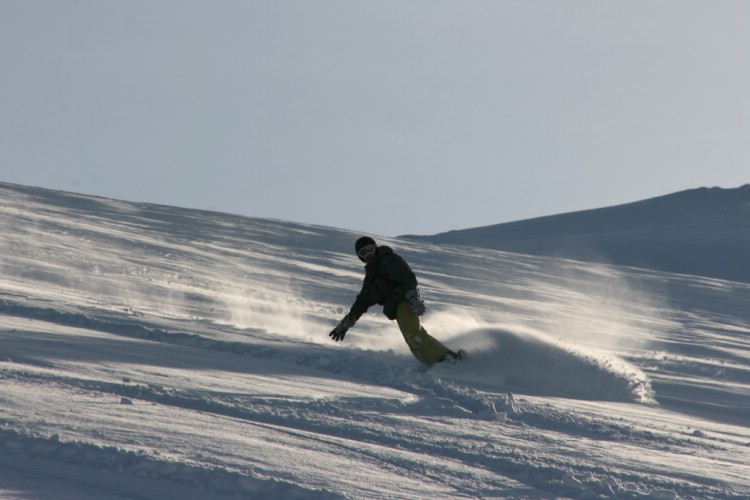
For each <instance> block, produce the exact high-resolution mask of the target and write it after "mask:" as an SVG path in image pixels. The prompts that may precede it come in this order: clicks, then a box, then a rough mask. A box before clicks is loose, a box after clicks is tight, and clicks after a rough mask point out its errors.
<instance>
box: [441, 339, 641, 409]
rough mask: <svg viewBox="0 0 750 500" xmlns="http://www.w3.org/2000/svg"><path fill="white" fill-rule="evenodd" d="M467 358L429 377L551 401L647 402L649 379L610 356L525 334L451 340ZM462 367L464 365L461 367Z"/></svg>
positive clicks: (637, 370) (636, 369) (443, 367)
mask: <svg viewBox="0 0 750 500" xmlns="http://www.w3.org/2000/svg"><path fill="white" fill-rule="evenodd" d="M454 342H455V343H456V344H457V345H461V346H463V347H464V348H465V349H466V350H467V351H468V352H469V357H468V359H467V360H466V361H465V362H461V363H459V364H458V366H456V367H451V366H440V365H438V366H436V367H435V368H434V369H432V372H433V373H436V374H443V375H446V376H451V377H455V378H457V379H461V380H467V381H472V382H478V383H482V384H486V385H491V386H505V387H509V388H512V389H522V390H524V391H525V392H531V393H537V394H544V395H549V396H560V397H570V398H579V399H588V400H600V401H623V402H647V401H651V399H652V392H651V386H650V382H649V380H648V377H647V376H646V375H645V374H644V373H643V372H641V371H640V370H639V369H638V368H636V367H634V366H632V365H630V364H628V363H627V362H625V361H623V360H621V359H619V358H617V357H615V356H613V355H611V354H608V353H602V352H597V351H594V350H589V349H585V348H580V347H573V346H567V345H563V344H562V343H560V342H557V341H554V340H552V339H550V338H547V337H546V336H544V335H543V334H541V333H538V332H534V331H532V330H528V329H519V328H514V329H502V328H492V327H486V328H480V329H476V330H473V331H470V332H467V333H465V334H463V335H461V336H460V337H458V338H456V339H454ZM464 365H465V366H464Z"/></svg>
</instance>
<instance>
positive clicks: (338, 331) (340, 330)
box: [328, 316, 354, 342]
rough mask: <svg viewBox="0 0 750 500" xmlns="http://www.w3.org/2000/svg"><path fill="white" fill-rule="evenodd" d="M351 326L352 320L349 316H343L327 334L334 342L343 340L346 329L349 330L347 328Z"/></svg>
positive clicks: (352, 324)
mask: <svg viewBox="0 0 750 500" xmlns="http://www.w3.org/2000/svg"><path fill="white" fill-rule="evenodd" d="M353 326H354V321H352V320H351V318H349V316H344V319H342V320H341V322H340V323H339V324H338V325H337V326H336V328H334V329H333V331H332V332H331V333H329V334H328V336H329V337H331V338H332V339H333V340H335V341H336V342H339V341H341V340H344V336H345V335H346V332H347V330H349V328H351V327H353Z"/></svg>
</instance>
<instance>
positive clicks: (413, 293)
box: [404, 288, 427, 316]
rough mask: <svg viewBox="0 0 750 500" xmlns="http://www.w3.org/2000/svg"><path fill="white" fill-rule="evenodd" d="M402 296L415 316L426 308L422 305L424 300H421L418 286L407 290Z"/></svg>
mask: <svg viewBox="0 0 750 500" xmlns="http://www.w3.org/2000/svg"><path fill="white" fill-rule="evenodd" d="M404 298H405V299H406V301H407V302H408V303H409V307H410V308H411V310H412V312H414V314H416V315H417V316H421V315H423V314H424V312H425V311H426V310H427V308H426V307H425V305H424V301H423V300H422V294H421V293H419V288H415V289H414V290H409V291H408V292H406V293H405V294H404Z"/></svg>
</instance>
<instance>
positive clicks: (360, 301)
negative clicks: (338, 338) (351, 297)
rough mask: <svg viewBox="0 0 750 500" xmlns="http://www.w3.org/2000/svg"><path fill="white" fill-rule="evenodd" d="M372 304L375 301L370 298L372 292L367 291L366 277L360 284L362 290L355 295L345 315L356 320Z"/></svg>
mask: <svg viewBox="0 0 750 500" xmlns="http://www.w3.org/2000/svg"><path fill="white" fill-rule="evenodd" d="M374 305H375V301H374V300H373V299H372V294H371V293H368V291H367V278H365V282H364V283H363V284H362V290H360V292H359V294H358V295H357V298H356V300H355V301H354V304H353V305H352V308H351V309H350V310H349V314H347V316H349V319H351V320H352V321H355V322H356V321H357V320H358V319H359V318H360V317H362V315H363V314H364V313H366V312H367V310H368V309H369V308H370V307H372V306H374Z"/></svg>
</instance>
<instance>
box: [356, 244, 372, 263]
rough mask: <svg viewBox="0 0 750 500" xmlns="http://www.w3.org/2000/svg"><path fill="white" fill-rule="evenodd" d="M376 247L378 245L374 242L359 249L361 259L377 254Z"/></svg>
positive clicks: (358, 253)
mask: <svg viewBox="0 0 750 500" xmlns="http://www.w3.org/2000/svg"><path fill="white" fill-rule="evenodd" d="M376 248H377V247H376V246H375V245H372V244H370V245H367V246H364V247H362V248H360V249H359V252H357V255H358V256H359V258H360V260H366V259H367V257H369V256H371V255H373V254H375V250H376Z"/></svg>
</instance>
